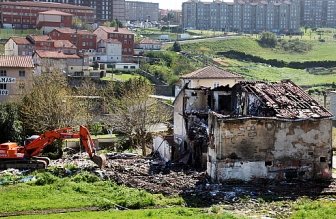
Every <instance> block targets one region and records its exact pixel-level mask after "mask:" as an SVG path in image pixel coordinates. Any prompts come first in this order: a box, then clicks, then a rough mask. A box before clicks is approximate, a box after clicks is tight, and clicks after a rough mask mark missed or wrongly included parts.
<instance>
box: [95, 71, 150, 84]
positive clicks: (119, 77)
mask: <svg viewBox="0 0 336 219" xmlns="http://www.w3.org/2000/svg"><path fill="white" fill-rule="evenodd" d="M106 74H107V76H108V77H104V78H102V80H120V81H128V80H129V79H132V78H138V77H143V76H141V75H138V74H135V73H134V74H132V73H129V74H120V73H117V74H116V73H114V74H112V73H106ZM147 81H148V83H151V82H150V81H149V80H148V79H147Z"/></svg>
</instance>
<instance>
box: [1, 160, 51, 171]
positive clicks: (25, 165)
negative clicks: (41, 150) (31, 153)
mask: <svg viewBox="0 0 336 219" xmlns="http://www.w3.org/2000/svg"><path fill="white" fill-rule="evenodd" d="M49 162H50V160H49V158H47V157H42V158H33V159H29V160H1V161H0V169H2V170H5V169H8V168H14V169H20V170H26V169H46V168H47V167H48V165H49Z"/></svg>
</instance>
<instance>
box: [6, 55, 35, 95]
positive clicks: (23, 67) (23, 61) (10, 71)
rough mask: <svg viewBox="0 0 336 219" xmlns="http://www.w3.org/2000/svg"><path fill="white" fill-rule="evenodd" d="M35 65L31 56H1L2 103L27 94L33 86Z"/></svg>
mask: <svg viewBox="0 0 336 219" xmlns="http://www.w3.org/2000/svg"><path fill="white" fill-rule="evenodd" d="M33 74H34V63H33V59H32V57H31V56H7V55H1V56H0V102H5V101H8V100H11V99H12V100H13V99H15V98H19V97H20V96H21V95H23V94H26V92H27V91H29V90H30V88H31V85H32V78H33Z"/></svg>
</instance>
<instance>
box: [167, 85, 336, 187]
mask: <svg viewBox="0 0 336 219" xmlns="http://www.w3.org/2000/svg"><path fill="white" fill-rule="evenodd" d="M332 117H333V115H332V114H331V113H330V112H329V111H328V110H326V109H325V108H324V107H323V106H321V105H319V104H318V103H317V102H316V101H315V100H314V99H313V98H312V97H310V96H309V95H308V94H307V93H305V92H304V91H303V90H302V89H301V88H300V87H298V86H297V85H295V84H294V83H293V82H292V81H290V80H283V81H281V82H278V83H268V82H264V81H240V82H238V83H236V84H235V85H234V86H232V87H230V86H229V85H228V86H225V87H224V86H220V87H216V88H214V89H211V88H205V87H197V88H188V85H187V84H186V86H185V87H184V88H183V89H182V90H181V92H180V93H179V94H178V96H177V97H176V99H175V102H174V141H175V143H176V144H177V145H178V146H177V148H176V150H175V151H177V152H178V153H175V154H174V155H173V157H178V156H182V155H183V154H186V153H189V154H190V159H189V162H190V163H191V164H194V165H200V166H201V167H204V168H206V169H207V174H208V175H209V176H210V177H211V178H212V179H213V180H214V181H224V180H231V179H239V180H245V181H247V180H251V179H254V178H267V179H284V178H303V179H313V178H324V179H329V178H331V160H332V151H331V149H332V143H331V139H332V133H331V132H332Z"/></svg>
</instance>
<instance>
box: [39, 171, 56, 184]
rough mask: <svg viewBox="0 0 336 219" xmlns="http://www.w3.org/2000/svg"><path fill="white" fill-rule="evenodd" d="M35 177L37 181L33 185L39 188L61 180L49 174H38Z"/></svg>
mask: <svg viewBox="0 0 336 219" xmlns="http://www.w3.org/2000/svg"><path fill="white" fill-rule="evenodd" d="M35 177H36V180H35V181H34V182H33V183H34V184H35V185H38V186H43V185H50V184H53V183H54V182H56V181H58V180H59V178H57V177H56V176H54V175H52V174H51V173H49V172H43V173H37V175H36V176H35Z"/></svg>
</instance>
